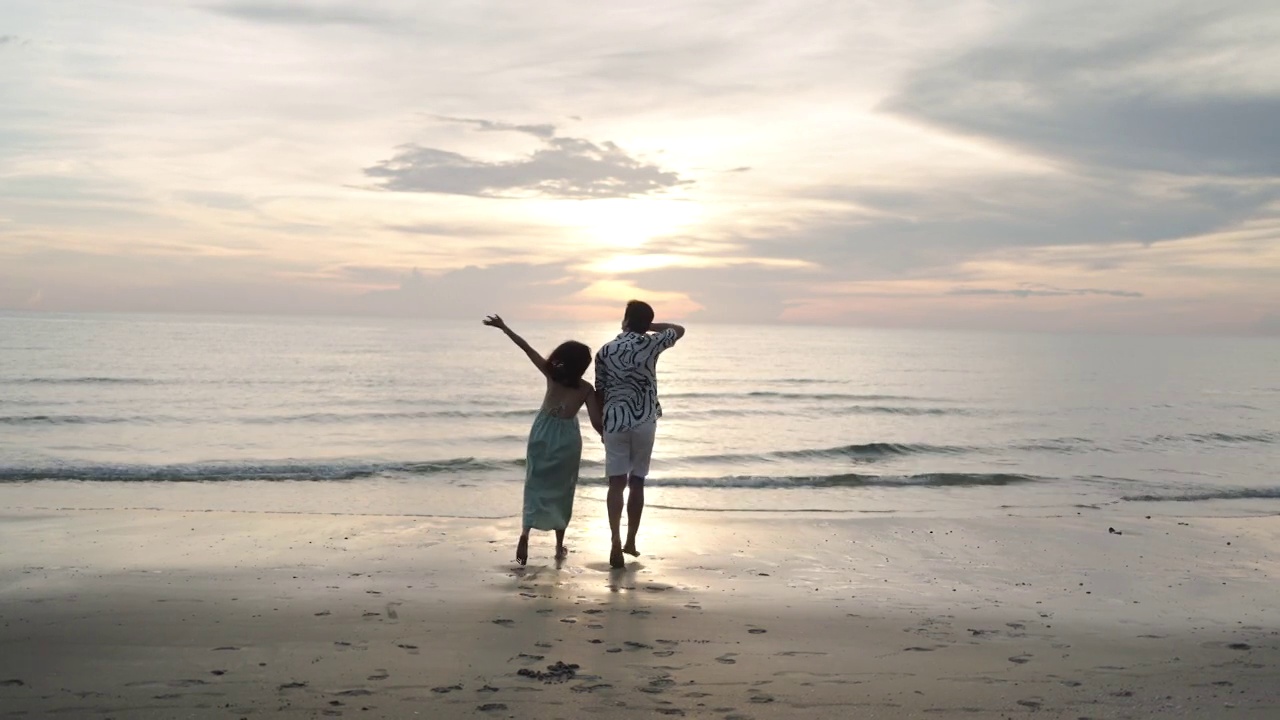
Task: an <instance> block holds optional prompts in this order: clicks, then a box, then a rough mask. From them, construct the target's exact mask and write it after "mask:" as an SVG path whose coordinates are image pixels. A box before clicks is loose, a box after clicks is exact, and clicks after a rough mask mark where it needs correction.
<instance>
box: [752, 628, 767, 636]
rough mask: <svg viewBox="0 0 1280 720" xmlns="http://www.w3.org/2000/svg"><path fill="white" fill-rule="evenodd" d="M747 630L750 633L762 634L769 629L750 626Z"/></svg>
mask: <svg viewBox="0 0 1280 720" xmlns="http://www.w3.org/2000/svg"><path fill="white" fill-rule="evenodd" d="M747 632H749V633H751V634H752V635H763V634H765V633H767V632H769V631H768V630H765V629H764V628H751V629H750V630H748V631H747Z"/></svg>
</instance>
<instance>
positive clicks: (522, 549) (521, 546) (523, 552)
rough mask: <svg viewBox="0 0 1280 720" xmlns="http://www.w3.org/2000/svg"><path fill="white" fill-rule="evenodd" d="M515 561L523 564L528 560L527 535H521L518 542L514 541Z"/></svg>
mask: <svg viewBox="0 0 1280 720" xmlns="http://www.w3.org/2000/svg"><path fill="white" fill-rule="evenodd" d="M516 562H518V563H520V564H521V565H524V564H525V563H527V562H529V536H528V535H521V536H520V542H518V543H516Z"/></svg>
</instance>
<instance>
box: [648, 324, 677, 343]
mask: <svg viewBox="0 0 1280 720" xmlns="http://www.w3.org/2000/svg"><path fill="white" fill-rule="evenodd" d="M649 330H650V331H652V332H656V333H664V332H666V331H668V330H671V331H674V332H675V334H676V338H675V339H676V340H679V339H680V338H682V337H684V326H683V325H676V324H675V323H654V324H652V325H650V326H649Z"/></svg>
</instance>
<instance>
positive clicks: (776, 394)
mask: <svg viewBox="0 0 1280 720" xmlns="http://www.w3.org/2000/svg"><path fill="white" fill-rule="evenodd" d="M662 398H663V399H664V400H665V399H668V398H673V399H676V398H697V399H706V400H731V399H737V398H763V399H776V400H851V401H855V402H859V401H861V402H884V401H893V400H914V401H923V400H930V398H922V397H916V396H914V395H880V394H871V395H859V394H854V393H805V392H782V391H777V390H752V391H749V392H673V393H662ZM935 401H936V399H935Z"/></svg>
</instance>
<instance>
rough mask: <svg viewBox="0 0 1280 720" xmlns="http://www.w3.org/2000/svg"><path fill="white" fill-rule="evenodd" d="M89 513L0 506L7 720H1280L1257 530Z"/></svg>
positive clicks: (1204, 507)
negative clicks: (617, 548)
mask: <svg viewBox="0 0 1280 720" xmlns="http://www.w3.org/2000/svg"><path fill="white" fill-rule="evenodd" d="M294 487H295V490H294V491H296V492H297V493H306V492H307V491H308V486H307V484H306V483H299V484H297V485H296V486H294ZM77 488H78V486H77V484H75V483H63V484H61V485H58V486H54V485H44V486H39V487H37V486H36V485H29V486H18V485H15V486H9V487H4V488H0V548H2V550H0V716H3V717H32V716H34V717H41V716H52V717H69V718H81V717H84V718H254V717H285V718H313V717H330V716H332V717H348V718H352V717H354V718H408V717H426V718H453V717H493V718H516V717H518V718H579V717H588V716H592V715H604V716H609V717H655V716H664V715H665V716H673V717H681V716H683V717H708V718H726V719H728V720H734V719H742V718H759V719H761V720H763V719H766V718H791V717H812V718H845V717H850V718H916V717H918V718H952V717H962V718H974V719H977V720H980V719H985V718H993V719H994V718H1008V717H1036V718H1071V719H1073V720H1074V719H1076V718H1148V717H1188V718H1217V717H1225V718H1269V719H1274V718H1277V717H1280V673H1278V672H1277V661H1278V660H1280V634H1278V632H1280V609H1278V606H1280V602H1278V601H1277V600H1276V597H1277V596H1276V593H1275V587H1276V583H1275V580H1276V578H1277V576H1278V572H1277V571H1278V570H1280V567H1277V560H1280V554H1278V552H1277V550H1278V549H1280V517H1277V516H1275V515H1270V516H1267V515H1262V516H1259V515H1256V513H1255V514H1254V515H1252V516H1248V517H1231V516H1230V515H1238V514H1239V513H1238V512H1237V510H1236V509H1235V508H1231V507H1226V506H1211V505H1208V504H1195V506H1192V505H1191V504H1180V505H1183V506H1181V507H1177V508H1173V510H1174V511H1177V512H1182V513H1186V512H1188V511H1194V512H1195V513H1197V514H1198V515H1197V516H1196V517H1188V516H1185V515H1184V516H1178V515H1154V516H1153V517H1151V518H1150V519H1148V518H1147V517H1146V516H1147V515H1148V514H1153V507H1144V506H1143V505H1142V504H1126V505H1119V506H1114V507H1099V508H1080V509H1073V510H1071V511H1069V512H1063V511H1037V510H1034V509H1008V510H1003V511H998V512H997V511H993V512H992V513H990V514H989V515H988V516H985V517H949V516H948V514H947V512H946V511H945V509H942V510H939V511H936V512H932V513H928V514H923V513H921V514H861V513H850V514H832V513H794V514H774V513H730V512H726V513H705V512H702V513H699V512H687V511H677V510H671V509H662V508H651V509H650V512H649V514H648V516H647V517H646V525H645V531H644V532H642V534H641V544H640V549H641V550H642V551H643V553H644V555H643V556H642V557H641V558H640V559H639V560H637V561H633V562H631V563H630V564H629V565H628V567H627V568H626V569H625V570H622V571H610V570H609V568H608V566H607V562H606V561H607V555H606V553H605V552H604V550H605V549H606V546H605V545H604V542H605V538H606V528H605V523H604V519H603V517H602V512H603V507H602V504H601V503H599V502H598V500H597V499H595V498H591V497H586V498H584V499H582V500H581V501H580V502H579V506H578V518H577V520H576V524H575V526H574V527H573V528H571V531H570V533H569V542H570V545H571V547H572V548H573V549H574V552H573V553H572V554H571V555H570V557H569V558H568V560H567V561H566V562H565V563H564V564H563V565H562V566H560V567H556V565H555V563H554V561H553V560H552V559H551V549H552V540H551V535H550V534H549V533H544V534H535V537H534V542H533V545H532V549H531V559H530V564H529V566H527V567H525V568H519V567H516V566H515V565H514V563H513V562H512V561H511V558H512V557H513V555H514V546H515V536H516V532H517V528H516V523H517V520H516V519H515V518H514V517H511V518H503V519H496V520H494V519H468V518H438V517H424V516H420V515H419V516H415V515H394V514H382V515H373V514H355V513H351V514H346V513H344V512H341V509H340V508H337V509H335V510H336V512H333V513H315V512H306V513H292V512H275V511H195V510H196V509H197V508H198V507H200V502H199V500H200V495H199V494H200V493H204V492H207V489H192V490H190V491H189V492H188V491H184V490H181V489H179V490H169V491H166V492H167V493H168V495H167V497H166V502H165V504H164V506H163V507H152V508H143V507H139V506H140V505H145V504H146V498H147V497H148V486H147V485H146V484H137V485H136V487H133V488H129V489H125V490H118V491H116V494H115V495H114V496H113V498H114V500H113V502H114V506H113V507H89V506H88V505H86V503H85V501H84V499H85V494H84V492H83V491H82V489H80V490H78V489H77ZM222 492H227V493H235V492H244V491H240V490H236V489H234V487H232V486H229V487H228V488H227V489H225V490H223V491H222ZM184 493H186V494H185V495H184ZM653 494H654V495H655V496H657V495H659V493H653ZM130 497H132V498H133V499H134V502H128V500H129V498H130ZM184 497H187V498H189V499H190V500H191V503H192V504H191V507H190V509H189V510H184V509H181V508H182V503H183V499H184ZM1159 509H1160V510H1162V511H1168V510H1169V508H1159ZM1214 514H1221V515H1228V516H1227V517H1209V515H1214ZM1110 530H1114V531H1115V532H1112V531H1110Z"/></svg>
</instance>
